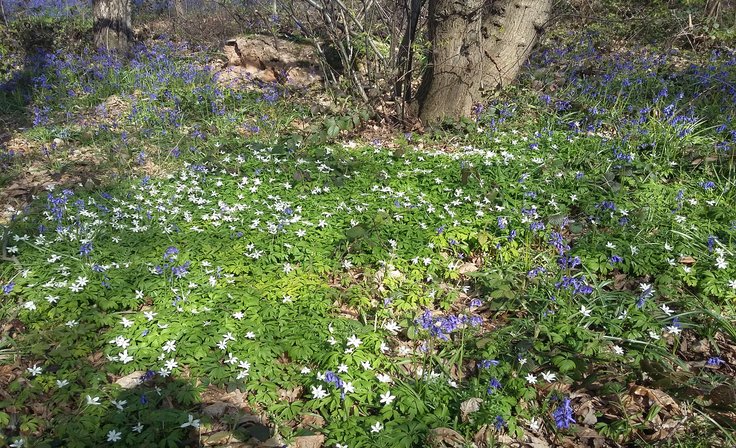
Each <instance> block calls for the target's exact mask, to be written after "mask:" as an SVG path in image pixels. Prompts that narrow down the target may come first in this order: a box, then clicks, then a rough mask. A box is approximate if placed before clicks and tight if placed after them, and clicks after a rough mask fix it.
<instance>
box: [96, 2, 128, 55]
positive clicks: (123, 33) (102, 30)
mask: <svg viewBox="0 0 736 448" xmlns="http://www.w3.org/2000/svg"><path fill="white" fill-rule="evenodd" d="M93 9H94V14H95V24H94V33H95V45H96V46H97V47H98V48H104V49H105V50H107V51H110V52H114V53H118V54H122V55H125V54H126V53H127V52H128V50H129V49H130V42H131V40H132V38H133V31H132V28H131V23H130V0H93Z"/></svg>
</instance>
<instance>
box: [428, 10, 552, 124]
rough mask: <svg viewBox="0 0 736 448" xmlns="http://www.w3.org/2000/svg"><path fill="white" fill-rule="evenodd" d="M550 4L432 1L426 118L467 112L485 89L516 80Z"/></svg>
mask: <svg viewBox="0 0 736 448" xmlns="http://www.w3.org/2000/svg"><path fill="white" fill-rule="evenodd" d="M551 8H552V0H466V1H456V0H430V3H429V29H428V32H429V39H430V42H431V43H432V50H431V53H430V55H429V63H428V66H427V69H426V71H425V73H424V77H423V78H422V84H421V86H420V88H419V92H418V93H417V98H418V100H419V116H420V118H421V119H422V121H423V122H424V123H425V124H432V123H436V122H438V121H441V120H443V119H445V118H450V119H457V118H460V117H465V116H468V115H470V113H471V109H472V107H473V105H474V104H476V103H480V102H481V101H482V97H483V93H484V92H487V91H492V90H494V89H496V88H497V87H500V86H505V85H507V84H509V83H510V82H511V81H513V80H514V79H515V78H516V76H517V75H518V73H519V70H520V69H521V66H522V64H523V63H524V62H525V61H526V59H527V58H528V57H529V53H530V52H531V49H532V46H533V45H534V43H535V42H536V39H537V37H538V35H539V33H540V32H541V31H542V28H543V26H544V24H545V23H546V21H547V20H548V18H549V15H550V10H551Z"/></svg>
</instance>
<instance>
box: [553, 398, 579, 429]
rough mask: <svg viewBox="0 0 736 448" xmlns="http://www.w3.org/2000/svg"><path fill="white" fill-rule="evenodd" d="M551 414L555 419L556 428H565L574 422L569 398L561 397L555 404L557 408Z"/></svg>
mask: <svg viewBox="0 0 736 448" xmlns="http://www.w3.org/2000/svg"><path fill="white" fill-rule="evenodd" d="M552 416H553V417H554V419H555V425H556V426H557V428H558V429H567V428H569V427H570V424H571V423H575V418H574V417H573V412H572V406H570V399H569V398H565V399H563V400H562V402H561V403H560V404H559V405H558V406H557V409H555V410H554V412H552Z"/></svg>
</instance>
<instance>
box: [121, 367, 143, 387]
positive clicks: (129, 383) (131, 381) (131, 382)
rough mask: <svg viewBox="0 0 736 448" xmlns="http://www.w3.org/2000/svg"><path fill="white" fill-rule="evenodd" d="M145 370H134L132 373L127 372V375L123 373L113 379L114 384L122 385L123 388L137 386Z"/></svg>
mask: <svg viewBox="0 0 736 448" xmlns="http://www.w3.org/2000/svg"><path fill="white" fill-rule="evenodd" d="M145 374H146V372H144V371H142V370H136V371H135V372H133V373H129V374H128V375H125V376H124V377H121V378H118V380H117V381H115V384H117V385H118V386H120V387H122V388H123V389H126V390H127V389H133V388H134V387H136V386H139V385H140V384H141V378H142V377H143V375H145Z"/></svg>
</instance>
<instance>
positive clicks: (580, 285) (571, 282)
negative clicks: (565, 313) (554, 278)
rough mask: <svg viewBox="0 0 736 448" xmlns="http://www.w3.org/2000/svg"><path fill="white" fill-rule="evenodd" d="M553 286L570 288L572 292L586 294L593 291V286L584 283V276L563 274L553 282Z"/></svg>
mask: <svg viewBox="0 0 736 448" xmlns="http://www.w3.org/2000/svg"><path fill="white" fill-rule="evenodd" d="M555 288H557V289H567V290H571V291H572V293H573V294H581V295H588V294H591V293H593V287H592V286H590V285H588V284H586V283H585V276H581V277H570V276H568V275H563V276H562V280H560V281H559V282H557V283H555Z"/></svg>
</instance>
